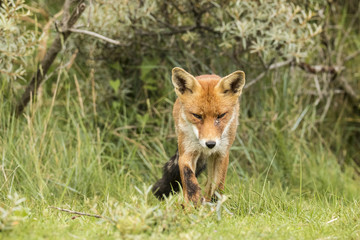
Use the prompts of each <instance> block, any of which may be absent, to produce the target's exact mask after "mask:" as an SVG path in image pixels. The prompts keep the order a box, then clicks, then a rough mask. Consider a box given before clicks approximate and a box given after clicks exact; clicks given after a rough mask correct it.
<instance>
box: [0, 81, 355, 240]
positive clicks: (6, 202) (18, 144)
mask: <svg viewBox="0 0 360 240" xmlns="http://www.w3.org/2000/svg"><path fill="white" fill-rule="evenodd" d="M286 76H287V75H286V74H285V77H286ZM58 79H61V81H56V79H55V80H54V82H52V84H53V86H54V87H53V89H52V90H48V91H46V90H44V93H43V96H42V99H41V101H40V100H38V102H36V103H34V104H32V105H31V106H30V108H29V109H28V111H27V112H26V113H25V114H24V115H23V116H21V117H19V118H15V117H13V116H12V114H11V106H12V105H13V102H12V101H11V100H9V99H8V98H5V97H0V153H1V155H0V158H1V174H0V207H1V208H0V210H1V213H0V221H1V225H0V230H1V231H0V238H2V239H48V238H51V239H69V238H73V239H78V238H80V239H118V238H135V239H140V238H141V239H143V238H148V239H179V238H180V239H239V238H240V239H241V238H244V239H259V238H262V239H335V238H336V239H359V238H360V220H359V218H358V216H359V215H360V197H359V196H360V188H359V187H358V186H359V180H360V179H359V176H358V175H357V174H356V173H355V172H354V168H353V167H352V166H351V164H345V165H344V164H339V161H338V160H339V156H338V154H337V153H338V152H337V150H336V149H335V150H334V148H333V146H334V145H336V144H338V143H341V142H344V138H345V137H346V136H344V135H343V133H344V132H346V131H348V129H347V123H346V121H345V120H344V118H343V116H342V115H341V114H340V115H339V116H331V115H328V116H327V118H326V119H325V120H327V121H328V124H327V123H326V121H324V122H322V123H321V124H319V123H318V121H317V120H318V116H319V115H321V114H319V111H321V110H319V108H318V107H317V106H316V105H314V104H312V102H311V99H309V98H308V97H307V96H302V95H300V97H299V96H298V95H296V94H295V93H296V89H297V86H296V84H295V83H292V82H294V81H290V80H289V81H283V83H277V85H276V87H275V88H274V87H272V88H271V87H268V88H267V85H265V86H264V89H265V90H264V91H263V92H262V93H261V94H256V93H254V92H252V91H248V92H245V94H244V96H243V97H242V103H241V106H242V108H241V113H242V114H241V115H242V116H241V118H240V125H239V129H238V135H237V138H236V140H235V143H234V145H233V147H232V150H231V157H230V159H231V160H230V161H231V162H230V165H229V171H228V176H227V184H226V190H225V195H226V197H227V199H222V200H223V202H222V201H220V202H218V203H215V204H214V205H211V206H208V205H207V206H201V207H199V208H197V209H193V208H190V209H186V210H184V209H183V208H182V206H181V204H182V203H183V199H182V195H181V194H178V195H175V196H172V197H170V198H169V199H167V200H166V201H163V202H159V201H158V200H157V199H155V197H154V196H153V195H152V194H151V192H149V189H150V187H151V184H153V183H154V182H155V180H156V179H157V178H158V177H160V174H161V166H162V164H163V163H164V162H165V161H167V159H168V158H169V156H170V155H171V154H172V153H173V152H174V151H175V149H176V141H175V136H174V130H173V126H172V118H171V103H172V102H173V96H172V95H171V96H170V95H169V94H166V95H164V96H161V97H160V98H159V99H160V100H158V101H157V102H156V101H155V102H156V105H154V106H153V107H149V108H147V109H146V110H143V111H140V110H138V109H137V108H135V107H129V106H127V105H125V104H124V103H120V104H119V105H116V106H114V105H112V106H108V107H107V106H106V105H105V104H101V105H100V104H99V103H98V105H95V106H94V102H92V100H91V93H90V94H88V95H89V96H90V97H88V98H89V99H88V98H87V94H85V93H83V96H82V98H79V97H78V94H79V91H76V90H75V88H73V87H69V86H72V85H73V82H71V80H70V77H69V76H67V75H59V78H58ZM270 80H271V79H270ZM48 84H50V83H48ZM268 84H269V86H270V85H271V83H268ZM282 84H286V87H285V86H284V85H282ZM3 89H5V88H3ZM55 89H56V90H55ZM80 89H84V88H80ZM169 91H170V89H169ZM5 95H6V94H5V93H0V96H5ZM98 96H99V94H98ZM79 101H84V102H83V103H80V102H79ZM99 101H100V100H99ZM150 106H151V104H150ZM94 107H96V108H97V114H95V111H94V110H93V109H94ZM155 108H156V109H155ZM115 110H116V111H115ZM250 112H251V114H250ZM250 115H251V116H250ZM333 123H336V124H333ZM330 126H332V127H331V131H330V130H329V129H330ZM357 131H358V130H357ZM329 132H331V134H328V133H329ZM345 143H346V142H345ZM348 148H349V149H350V148H351V146H343V148H342V149H343V151H346V149H348ZM347 156H348V155H347ZM346 161H347V162H349V159H347V160H346ZM204 180H205V176H202V177H201V180H200V182H202V183H203V184H202V185H204ZM16 194H18V196H17V195H16ZM22 198H25V199H22ZM50 206H57V207H62V208H66V209H72V210H75V211H81V212H86V213H91V214H100V215H103V216H106V217H108V218H109V219H111V220H108V219H97V218H92V217H84V216H82V217H76V218H74V219H72V218H73V216H74V215H72V214H68V213H65V212H61V211H58V210H56V209H52V208H50Z"/></svg>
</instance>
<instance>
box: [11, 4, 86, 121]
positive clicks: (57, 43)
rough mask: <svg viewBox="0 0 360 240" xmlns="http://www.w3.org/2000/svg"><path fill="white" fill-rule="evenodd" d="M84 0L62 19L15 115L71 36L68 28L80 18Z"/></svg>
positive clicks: (26, 101)
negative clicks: (56, 33)
mask: <svg viewBox="0 0 360 240" xmlns="http://www.w3.org/2000/svg"><path fill="white" fill-rule="evenodd" d="M84 1H85V0H80V2H79V4H78V5H77V7H76V8H75V9H74V11H73V12H72V14H71V16H70V17H69V18H68V19H67V18H66V17H64V20H66V22H64V21H63V22H61V26H60V27H61V28H60V32H59V33H58V35H57V36H56V38H55V40H54V42H53V44H52V45H51V47H50V48H49V50H48V51H47V52H46V54H45V57H44V59H43V60H42V61H41V64H40V66H39V67H38V70H37V72H36V74H35V75H34V76H33V78H32V79H31V82H30V84H29V85H28V86H27V88H26V90H25V92H24V94H23V95H22V98H21V100H20V102H19V103H18V105H17V106H16V110H15V111H16V115H17V116H19V115H20V114H21V113H22V111H23V110H24V108H25V107H26V105H27V104H28V102H29V101H30V96H34V95H35V92H36V90H37V89H38V88H39V86H40V85H41V83H42V81H43V80H44V76H45V75H46V73H47V71H48V70H49V68H50V66H51V64H52V63H53V62H54V60H55V58H56V55H57V54H58V53H59V52H60V51H61V48H62V43H63V42H65V40H66V39H67V38H68V37H69V35H70V34H71V32H70V31H68V29H69V28H71V27H72V26H73V25H74V24H75V23H76V21H77V20H78V19H79V18H80V16H81V14H82V13H83V12H84V10H85V8H86V4H85V3H84ZM69 2H71V1H70V0H67V1H66V2H65V4H64V16H65V15H66V13H65V10H68V8H69V6H68V4H69Z"/></svg>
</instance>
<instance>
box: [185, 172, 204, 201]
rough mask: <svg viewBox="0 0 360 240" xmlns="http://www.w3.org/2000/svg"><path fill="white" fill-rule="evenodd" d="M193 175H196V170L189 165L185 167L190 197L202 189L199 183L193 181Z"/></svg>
mask: <svg viewBox="0 0 360 240" xmlns="http://www.w3.org/2000/svg"><path fill="white" fill-rule="evenodd" d="M192 177H195V174H194V172H193V171H192V170H191V169H190V168H189V167H187V166H185V167H184V178H185V184H186V191H187V194H188V197H189V199H192V198H193V196H194V195H196V194H197V193H198V192H199V191H200V187H199V185H198V184H196V183H194V182H193V181H192V179H191V178H192Z"/></svg>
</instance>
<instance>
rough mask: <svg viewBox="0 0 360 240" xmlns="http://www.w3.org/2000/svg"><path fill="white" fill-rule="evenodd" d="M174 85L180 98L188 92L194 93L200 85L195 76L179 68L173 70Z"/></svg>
mask: <svg viewBox="0 0 360 240" xmlns="http://www.w3.org/2000/svg"><path fill="white" fill-rule="evenodd" d="M172 83H173V85H174V87H175V92H176V95H178V96H180V95H183V94H184V93H186V92H189V93H193V92H195V91H196V89H197V87H199V85H200V84H199V83H198V81H197V80H196V79H195V77H194V76H193V75H191V74H190V73H188V72H186V71H185V70H184V69H182V68H179V67H175V68H173V70H172Z"/></svg>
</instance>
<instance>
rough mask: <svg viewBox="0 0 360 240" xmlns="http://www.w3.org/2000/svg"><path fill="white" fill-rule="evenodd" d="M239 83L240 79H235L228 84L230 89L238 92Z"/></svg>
mask: <svg viewBox="0 0 360 240" xmlns="http://www.w3.org/2000/svg"><path fill="white" fill-rule="evenodd" d="M240 83H241V81H240V79H236V80H235V81H233V82H232V83H231V84H230V88H231V91H233V92H234V93H236V92H238V91H239V88H240Z"/></svg>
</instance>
